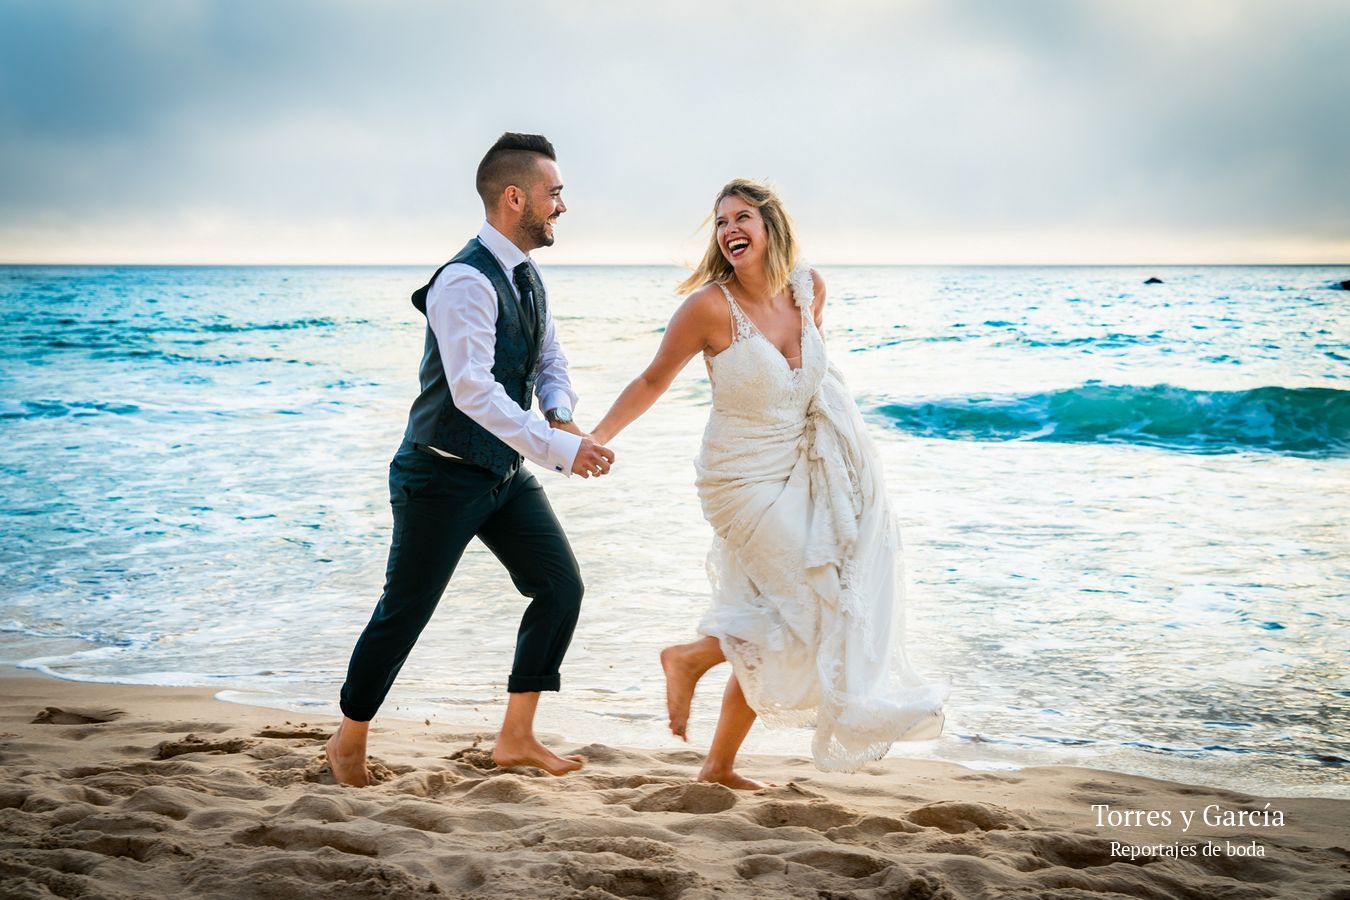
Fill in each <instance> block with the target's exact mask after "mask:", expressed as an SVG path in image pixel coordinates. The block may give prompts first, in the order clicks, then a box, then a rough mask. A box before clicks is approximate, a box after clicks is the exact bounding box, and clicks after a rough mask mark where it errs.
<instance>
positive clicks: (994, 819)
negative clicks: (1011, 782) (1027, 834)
mask: <svg viewBox="0 0 1350 900" xmlns="http://www.w3.org/2000/svg"><path fill="white" fill-rule="evenodd" d="M906 818H908V819H909V820H910V821H911V822H913V823H914V824H916V825H924V826H927V827H931V828H940V829H942V830H943V831H945V832H947V833H948V834H965V833H966V832H967V831H1010V830H1017V831H1025V830H1026V827H1027V823H1026V822H1025V821H1024V820H1023V819H1022V817H1021V816H1018V815H1017V814H1016V813H1014V812H1012V811H1011V810H1008V809H1004V808H1003V807H1002V806H994V805H993V804H991V803H961V802H958V801H954V800H940V801H938V802H937V803H930V804H928V805H927V806H921V807H919V808H918V809H916V810H914V811H912V812H910V813H909V815H908V816H906Z"/></svg>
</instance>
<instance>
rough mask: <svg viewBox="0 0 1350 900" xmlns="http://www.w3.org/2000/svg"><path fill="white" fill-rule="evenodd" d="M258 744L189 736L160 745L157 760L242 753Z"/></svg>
mask: <svg viewBox="0 0 1350 900" xmlns="http://www.w3.org/2000/svg"><path fill="white" fill-rule="evenodd" d="M256 743H257V741H250V740H248V739H247V738H214V737H213V738H204V737H199V736H197V735H195V734H189V735H188V736H187V737H185V738H183V739H181V740H177V741H165V742H164V743H162V744H160V745H159V750H158V752H156V754H155V759H173V758H174V757H175V756H182V755H183V754H184V753H242V752H243V751H245V750H247V749H249V748H250V747H252V746H253V745H254V744H256Z"/></svg>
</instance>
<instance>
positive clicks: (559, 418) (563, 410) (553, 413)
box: [548, 406, 572, 425]
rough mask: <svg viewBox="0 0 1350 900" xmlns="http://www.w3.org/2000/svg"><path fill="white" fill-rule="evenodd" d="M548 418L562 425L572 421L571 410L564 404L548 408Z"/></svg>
mask: <svg viewBox="0 0 1350 900" xmlns="http://www.w3.org/2000/svg"><path fill="white" fill-rule="evenodd" d="M548 418H549V419H550V420H551V421H554V422H562V423H563V424H564V425H565V424H567V423H568V422H570V421H572V411H571V410H570V409H568V408H567V407H565V406H560V407H558V408H557V409H552V410H549V413H548Z"/></svg>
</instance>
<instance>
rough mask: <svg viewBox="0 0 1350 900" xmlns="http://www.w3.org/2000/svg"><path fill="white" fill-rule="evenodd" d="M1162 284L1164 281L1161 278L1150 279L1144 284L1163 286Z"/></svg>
mask: <svg viewBox="0 0 1350 900" xmlns="http://www.w3.org/2000/svg"><path fill="white" fill-rule="evenodd" d="M1162 283H1163V280H1162V279H1161V278H1150V279H1149V280H1148V281H1145V282H1144V284H1162Z"/></svg>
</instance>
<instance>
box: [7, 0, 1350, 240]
mask: <svg viewBox="0 0 1350 900" xmlns="http://www.w3.org/2000/svg"><path fill="white" fill-rule="evenodd" d="M1347 48H1350V3H1346V2H1344V0H1269V2H1253V0H1162V2H1155V0H1018V2H1007V0H987V2H977V0H891V2H870V0H855V2H847V0H843V2H840V0H836V2H832V3H829V4H826V3H805V2H801V3H798V2H790V0H777V2H759V0H740V2H735V3H727V2H704V0H682V2H679V3H674V4H646V3H632V2H628V3H620V2H587V0H567V2H556V0H555V2H549V3H524V2H512V0H506V2H502V0H496V2H493V3H491V4H487V3H467V2H466V3H454V2H449V0H443V2H411V0H404V2H373V0H371V2H360V3H358V2H343V0H313V2H310V0H218V2H205V0H134V2H133V0H127V2H105V0H83V2H73V0H0V261H9V262H29V261H36V262H46V261H59V262H242V263H250V262H314V263H382V262H408V263H432V262H435V261H438V260H440V259H442V258H444V257H445V256H446V255H447V254H448V253H450V252H452V251H453V250H454V249H456V248H457V247H458V246H459V245H460V244H461V243H462V241H463V239H464V238H465V237H466V236H467V235H468V234H470V233H472V230H473V229H474V228H476V226H477V224H478V222H479V221H480V220H481V207H480V205H479V203H478V200H477V196H476V195H475V194H474V192H473V171H474V168H475V166H476V165H477V162H478V159H479V158H480V157H481V155H482V153H483V151H484V150H485V149H486V147H487V145H488V144H490V143H491V141H492V140H493V139H494V138H495V137H496V136H497V135H498V134H499V133H500V132H502V131H505V130H521V131H538V132H542V133H544V134H546V135H548V136H549V137H550V138H551V139H552V140H553V141H554V143H555V145H556V146H557V148H558V151H559V162H560V164H561V166H562V169H563V175H564V179H565V181H566V184H567V188H566V192H565V194H564V197H565V199H566V200H567V201H568V204H569V206H570V210H569V212H568V213H567V214H566V215H565V216H564V218H563V220H562V222H561V224H560V227H559V231H558V243H557V245H556V246H555V247H553V248H552V249H550V250H546V251H542V252H541V259H543V260H544V261H546V262H656V263H665V262H681V261H684V260H687V259H689V258H691V257H692V256H694V255H696V253H697V250H698V248H699V246H700V241H701V239H702V238H701V235H700V232H699V230H698V229H699V226H700V223H701V222H702V221H703V219H704V217H705V216H706V215H707V212H708V208H709V206H710V203H711V199H712V197H713V196H714V195H715V193H716V191H717V189H718V187H720V186H721V184H722V183H723V182H725V181H726V180H727V179H728V178H731V177H733V176H737V175H747V176H751V177H763V178H768V179H770V180H772V181H773V182H774V183H775V184H777V185H778V187H779V188H780V190H781V191H782V193H783V195H784V196H785V198H786V199H787V201H788V203H789V208H790V209H791V211H792V213H793V215H794V216H795V218H796V219H797V221H798V224H799V226H800V229H801V231H802V235H803V238H804V242H805V245H806V247H807V250H808V254H809V256H810V258H811V259H812V260H813V261H817V262H821V263H831V262H833V263H844V262H897V263H930V262H931V263H978V262H995V263H1001V262H1016V263H1038V262H1158V263H1161V262H1350V202H1347V200H1346V198H1347V197H1350V163H1348V162H1347V160H1350V115H1347V109H1350V62H1348V61H1347V54H1348V53H1350V50H1348V49H1347ZM542 254H547V255H546V256H545V255H542Z"/></svg>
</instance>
